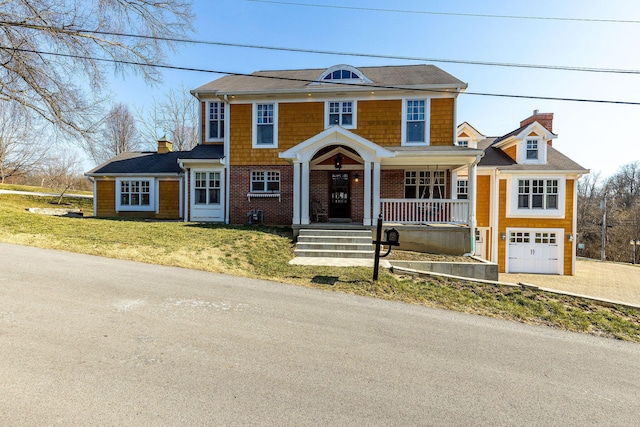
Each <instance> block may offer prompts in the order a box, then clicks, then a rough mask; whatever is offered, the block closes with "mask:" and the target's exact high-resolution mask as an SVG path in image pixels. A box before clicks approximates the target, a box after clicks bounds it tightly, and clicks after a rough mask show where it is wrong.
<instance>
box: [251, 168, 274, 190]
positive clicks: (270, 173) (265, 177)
mask: <svg viewBox="0 0 640 427" xmlns="http://www.w3.org/2000/svg"><path fill="white" fill-rule="evenodd" d="M250 173H251V175H250V177H249V179H250V181H249V193H250V194H261V193H269V194H280V192H281V191H282V179H281V178H282V174H281V173H280V171H279V170H252V171H251V172H250ZM258 174H261V175H262V178H261V179H254V178H255V177H256V176H257V175H258ZM276 177H277V180H276V179H274V178H276ZM269 178H271V179H269ZM254 182H262V183H264V188H263V189H262V190H254V188H253V183H254ZM270 182H277V183H278V190H269V189H268V187H269V183H270Z"/></svg>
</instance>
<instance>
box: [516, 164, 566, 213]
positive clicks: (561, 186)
mask: <svg viewBox="0 0 640 427" xmlns="http://www.w3.org/2000/svg"><path fill="white" fill-rule="evenodd" d="M523 179H528V180H534V179H535V180H544V181H545V185H546V181H548V180H557V181H558V208H557V209H524V208H518V185H519V183H518V181H519V180H523ZM566 184H567V178H566V176H564V175H538V176H536V175H526V176H525V175H516V176H509V177H508V178H507V193H506V197H507V200H506V208H507V209H506V217H507V218H554V219H564V217H565V215H566V203H565V201H566V197H567V189H566V186H567V185H566Z"/></svg>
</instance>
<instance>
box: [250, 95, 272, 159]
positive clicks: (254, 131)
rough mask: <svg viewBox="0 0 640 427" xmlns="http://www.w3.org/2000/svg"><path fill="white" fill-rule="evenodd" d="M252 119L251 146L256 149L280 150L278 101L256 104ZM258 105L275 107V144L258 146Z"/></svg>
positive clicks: (253, 106) (253, 107)
mask: <svg viewBox="0 0 640 427" xmlns="http://www.w3.org/2000/svg"><path fill="white" fill-rule="evenodd" d="M251 105H252V115H251V116H252V118H251V130H252V132H251V146H252V148H256V149H263V148H278V103H277V102H276V101H264V102H254V103H252V104H251ZM258 105H273V144H268V145H267V144H258Z"/></svg>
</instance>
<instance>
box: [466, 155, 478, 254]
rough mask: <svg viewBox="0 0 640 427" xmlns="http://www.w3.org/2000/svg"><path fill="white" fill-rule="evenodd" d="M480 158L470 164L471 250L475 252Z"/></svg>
mask: <svg viewBox="0 0 640 427" xmlns="http://www.w3.org/2000/svg"><path fill="white" fill-rule="evenodd" d="M479 161H480V159H479V158H478V159H477V160H476V161H475V162H473V164H472V165H469V173H468V176H469V181H468V185H469V195H468V199H469V232H470V233H471V250H470V251H469V252H471V253H472V254H475V252H476V199H477V198H476V193H477V181H478V177H477V170H478V162H479Z"/></svg>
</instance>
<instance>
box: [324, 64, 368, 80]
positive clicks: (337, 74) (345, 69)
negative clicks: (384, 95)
mask: <svg viewBox="0 0 640 427" xmlns="http://www.w3.org/2000/svg"><path fill="white" fill-rule="evenodd" d="M338 82H341V83H373V82H372V81H371V80H369V79H368V78H367V77H366V76H365V75H364V73H362V71H360V70H358V69H357V68H355V67H352V66H351V65H344V64H343V65H334V66H333V67H331V68H328V69H326V70H325V71H324V72H323V73H322V74H321V75H320V77H318V79H317V80H316V82H315V83H314V84H321V83H338Z"/></svg>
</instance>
